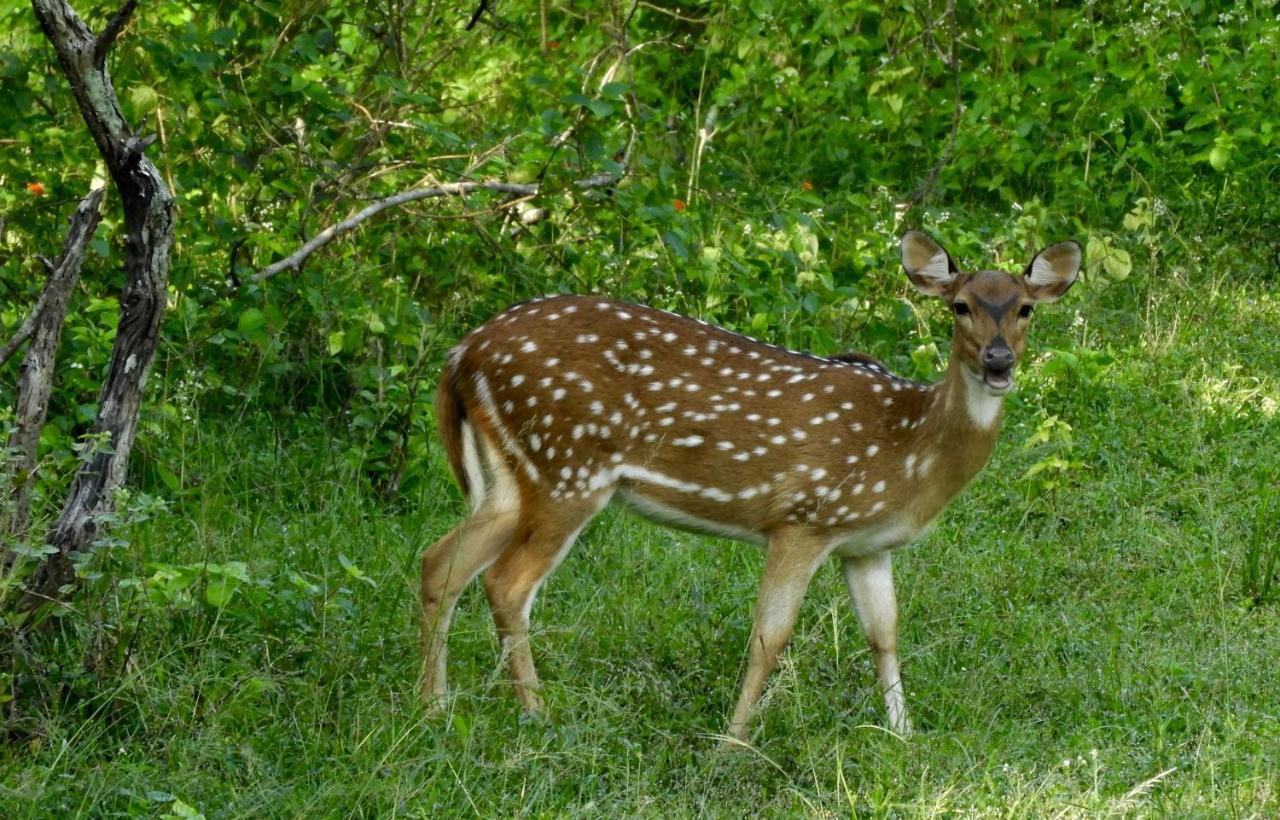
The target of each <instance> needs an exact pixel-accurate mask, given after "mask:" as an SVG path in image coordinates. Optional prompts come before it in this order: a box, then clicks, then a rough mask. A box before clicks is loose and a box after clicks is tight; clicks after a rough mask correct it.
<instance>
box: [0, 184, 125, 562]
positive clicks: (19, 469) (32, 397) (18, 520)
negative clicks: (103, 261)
mask: <svg viewBox="0 0 1280 820" xmlns="http://www.w3.org/2000/svg"><path fill="white" fill-rule="evenodd" d="M105 194H106V191H105V190H103V189H102V188H99V189H97V190H96V191H91V192H90V193H89V195H88V196H86V197H85V198H84V199H82V200H80V206H79V207H78V208H76V212H75V214H74V215H72V217H71V229H70V230H69V231H68V232H67V239H66V241H65V242H64V243H63V245H62V253H61V255H59V257H58V261H57V262H53V263H51V262H49V261H48V260H45V259H44V258H43V257H41V260H42V261H44V262H45V264H46V266H48V268H49V280H48V281H47V282H46V283H45V286H44V290H43V291H42V292H41V294H40V299H39V301H37V302H36V306H35V307H34V308H33V309H32V311H31V315H30V316H29V317H28V318H27V320H26V321H25V322H23V323H22V327H21V328H19V329H18V332H17V333H16V334H14V337H13V340H12V341H11V342H10V343H9V344H7V345H5V351H4V352H6V353H8V352H11V351H13V350H17V348H18V347H19V346H20V345H21V344H22V343H23V342H24V341H26V339H28V338H29V339H31V346H30V347H29V348H27V355H26V356H24V357H23V359H22V368H21V371H20V375H19V376H18V389H17V397H16V399H15V401H14V411H15V413H14V414H15V416H16V417H17V420H18V424H17V427H16V428H15V429H14V431H13V434H12V435H11V436H10V437H9V447H10V448H11V449H12V450H13V451H14V452H15V456H14V461H13V462H12V463H11V464H10V465H9V469H10V471H11V472H12V474H13V476H14V479H15V480H14V482H13V490H12V492H13V499H12V501H13V507H12V510H11V511H10V513H9V515H8V518H7V520H6V519H4V518H2V517H0V537H5V536H11V537H13V538H21V537H22V535H23V533H25V532H26V529H27V521H28V519H29V517H30V512H31V487H32V485H33V484H34V483H35V469H36V446H37V445H38V444H39V442H40V428H42V427H44V419H45V414H46V412H47V411H48V409H49V394H50V393H51V392H53V372H54V365H55V363H56V361H57V356H58V342H59V341H60V340H61V339H62V323H63V320H64V319H65V318H66V316H67V305H68V303H69V302H70V300H71V293H72V291H74V290H75V287H76V283H77V282H78V281H80V263H81V262H83V261H84V255H85V251H86V250H87V249H88V247H89V241H90V240H91V239H93V234H94V232H95V231H96V230H97V229H98V223H99V222H101V221H102V211H101V206H102V197H103V196H104V195H105ZM5 358H6V357H5V356H0V361H4V359H5ZM12 558H13V556H12V554H11V553H9V552H8V551H7V550H6V551H5V554H4V556H3V559H2V560H3V564H4V566H5V568H6V569H7V568H8V567H9V566H10V565H11V564H12Z"/></svg>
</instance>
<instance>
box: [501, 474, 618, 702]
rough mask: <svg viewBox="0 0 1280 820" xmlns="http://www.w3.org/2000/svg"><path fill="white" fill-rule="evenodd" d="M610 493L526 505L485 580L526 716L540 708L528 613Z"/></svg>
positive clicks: (516, 691) (508, 668) (517, 692)
mask: <svg viewBox="0 0 1280 820" xmlns="http://www.w3.org/2000/svg"><path fill="white" fill-rule="evenodd" d="M609 495H610V493H608V492H605V493H601V494H600V495H598V496H596V497H594V498H590V499H586V500H579V501H576V502H563V501H557V502H552V501H550V500H549V499H548V500H545V503H539V504H537V505H536V506H537V508H538V509H537V510H534V509H529V508H531V507H534V506H535V505H534V504H527V505H526V509H525V510H524V511H523V512H522V514H521V519H520V524H519V526H518V529H517V532H516V535H515V537H514V538H513V539H512V540H511V542H510V544H509V545H508V546H507V548H506V549H505V550H504V551H503V553H502V554H501V555H500V556H499V557H498V559H497V560H496V561H494V562H493V565H492V566H491V567H489V570H488V571H487V572H485V575H484V589H485V594H486V595H488V597H489V606H490V608H491V609H492V610H493V621H494V625H495V626H496V627H497V630H498V640H499V641H500V643H501V645H502V654H503V657H504V658H505V659H506V663H507V670H508V674H509V675H510V676H511V682H512V685H513V686H514V688H515V694H516V699H517V700H519V701H520V705H521V706H523V707H524V709H525V710H526V711H529V712H537V711H541V709H542V699H541V698H540V697H539V696H538V688H539V684H538V671H537V669H536V668H535V667H534V665H533V653H532V652H531V651H530V650H529V612H530V610H532V609H533V601H534V598H535V596H536V595H537V594H538V589H539V588H540V587H541V586H542V583H543V581H545V580H546V578H547V576H548V575H550V574H551V572H552V571H553V570H554V569H555V568H556V567H557V566H559V565H560V562H561V561H563V560H564V557H565V556H566V555H568V553H569V550H570V549H571V548H572V547H573V542H574V541H575V540H576V539H577V537H578V533H579V532H580V531H581V530H582V528H583V527H584V526H586V524H587V522H588V521H590V520H591V519H592V517H594V516H595V514H596V513H597V512H599V511H600V508H601V507H603V506H604V505H605V503H606V502H607V501H608V499H609Z"/></svg>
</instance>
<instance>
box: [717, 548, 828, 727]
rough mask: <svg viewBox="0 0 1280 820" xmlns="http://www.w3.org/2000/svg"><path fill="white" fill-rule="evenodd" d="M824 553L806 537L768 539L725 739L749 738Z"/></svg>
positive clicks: (822, 549) (824, 549)
mask: <svg viewBox="0 0 1280 820" xmlns="http://www.w3.org/2000/svg"><path fill="white" fill-rule="evenodd" d="M826 554H827V545H826V543H825V542H823V541H819V540H816V539H814V538H812V537H811V536H808V535H805V534H782V535H777V536H774V537H771V538H770V539H769V547H768V552H767V553H766V555H765V563H764V574H763V576H762V577H761V579H760V592H759V596H758V598H757V599H756V612H755V622H754V624H753V626H752V629H751V650H750V657H749V659H748V661H747V673H746V675H745V676H744V677H743V680H742V693H741V694H740V695H739V696H738V705H737V707H735V708H734V710H733V716H732V717H731V718H730V719H729V735H730V736H731V737H733V738H735V739H737V740H740V741H745V740H746V739H747V718H748V717H749V716H750V714H751V709H752V708H753V707H754V706H755V705H756V702H757V701H758V700H760V695H761V693H762V692H763V691H764V685H765V681H767V680H768V678H769V673H770V672H772V671H773V668H774V666H776V665H777V663H778V656H779V655H780V654H782V650H783V649H784V648H785V647H786V645H787V641H789V640H790V639H791V630H792V627H794V626H795V622H796V615H797V614H799V612H800V604H801V602H802V601H804V594H805V591H806V590H807V589H808V588H809V580H810V579H811V578H812V577H813V573H814V570H816V569H817V568H818V564H819V563H821V561H822V559H823V557H825V555H826Z"/></svg>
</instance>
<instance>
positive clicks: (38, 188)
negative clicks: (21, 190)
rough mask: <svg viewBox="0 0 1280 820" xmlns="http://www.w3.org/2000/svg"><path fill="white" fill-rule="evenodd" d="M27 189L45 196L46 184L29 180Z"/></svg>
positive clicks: (35, 194)
mask: <svg viewBox="0 0 1280 820" xmlns="http://www.w3.org/2000/svg"><path fill="white" fill-rule="evenodd" d="M27 191H29V192H30V193H31V194H32V195H33V196H44V186H43V185H41V184H40V183H39V182H28V183H27Z"/></svg>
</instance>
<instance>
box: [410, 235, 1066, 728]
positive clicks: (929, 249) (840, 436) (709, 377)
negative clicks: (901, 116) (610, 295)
mask: <svg viewBox="0 0 1280 820" xmlns="http://www.w3.org/2000/svg"><path fill="white" fill-rule="evenodd" d="M901 252H902V264H903V267H904V268H905V269H906V273H907V276H908V277H909V278H910V280H911V282H912V284H914V285H915V287H916V289H917V290H919V291H920V292H921V293H924V294H926V295H929V296H937V297H940V298H941V299H943V300H945V301H946V302H947V304H948V305H949V306H950V307H951V310H952V312H953V313H954V315H955V327H954V331H953V335H952V344H951V358H950V363H949V366H948V368H947V373H946V376H945V377H944V378H943V379H942V380H941V381H940V382H938V383H936V384H919V383H916V382H914V381H910V380H908V379H905V378H902V377H900V376H896V375H894V374H893V373H891V372H890V371H889V370H887V369H886V368H885V367H883V366H882V365H880V364H879V363H877V362H876V361H875V360H873V359H871V358H870V357H867V356H863V355H861V354H847V355H844V356H835V357H822V356H814V355H811V354H808V353H800V352H796V351H792V350H786V349H784V348H781V347H778V346H776V345H771V344H766V343H764V342H760V341H757V340H755V339H751V338H748V337H746V336H742V335H739V334H737V333H732V332H730V331H727V330H722V329H720V328H717V327H714V326H712V325H709V324H707V323H706V322H703V321H699V320H696V319H689V318H685V317H683V316H678V315H676V314H673V313H669V312H667V311H663V310H655V309H653V308H649V307H645V306H643V305H637V304H630V303H626V302H619V301H615V300H613V299H607V298H603V297H594V296H553V297H548V298H544V299H538V300H535V301H532V302H526V303H524V304H520V305H516V306H515V307H512V308H510V309H508V310H507V311H505V312H504V313H501V314H499V315H498V316H496V317H494V318H493V319H491V320H490V321H488V322H486V323H485V324H484V325H482V326H480V327H479V328H478V329H476V330H475V331H474V332H472V333H471V334H470V335H469V336H467V337H466V338H465V339H464V340H463V341H462V342H461V343H460V344H459V345H458V346H457V347H455V348H454V349H453V350H452V351H451V352H450V353H449V355H448V359H447V364H446V365H445V368H444V372H443V374H442V375H441V379H440V386H439V392H438V398H437V411H438V414H439V426H440V433H441V435H442V437H443V439H444V444H445V450H446V452H447V454H448V458H449V463H450V465H451V466H452V468H453V472H454V474H455V475H456V476H457V479H458V481H459V483H460V485H461V487H462V489H463V491H464V492H465V493H466V494H467V495H468V496H469V498H470V503H471V512H470V514H469V515H468V516H467V518H466V519H465V520H464V521H463V522H462V523H461V524H460V525H459V526H458V528H457V529H455V530H453V531H452V532H450V533H449V534H448V535H446V536H445V537H444V538H442V539H441V540H440V541H439V542H437V543H436V544H435V545H433V546H432V547H430V548H429V549H427V551H426V552H425V554H424V555H423V556H422V624H423V652H424V656H425V657H424V666H423V679H422V692H423V695H424V697H425V698H427V699H428V700H429V701H431V700H435V699H438V698H441V697H442V696H443V695H444V694H445V691H446V687H445V635H446V632H447V630H448V627H449V621H450V617H451V614H452V611H453V608H454V605H455V603H456V602H457V599H458V595H459V593H460V592H461V591H462V589H463V587H465V586H466V585H467V583H469V582H470V581H471V580H472V578H474V577H475V576H476V575H477V574H479V573H481V572H484V588H485V593H486V595H487V596H488V599H489V603H490V607H491V609H492V611H493V618H494V621H495V623H496V625H497V630H498V635H499V638H500V640H501V645H502V652H503V654H504V656H505V658H506V663H507V667H508V672H509V675H510V677H511V679H512V682H513V683H514V687H515V693H516V696H517V698H518V699H519V700H520V702H521V704H522V705H523V706H524V707H525V708H526V709H528V710H538V709H540V708H541V706H542V702H541V699H540V698H539V695H538V688H539V684H538V675H537V672H536V671H535V669H534V664H533V657H532V655H531V653H530V651H529V611H530V609H531V608H532V606H533V600H534V596H535V595H536V593H537V591H538V588H539V587H540V586H541V585H542V583H543V581H544V580H546V578H547V575H548V574H550V572H551V571H552V570H553V569H555V568H556V566H557V565H558V564H559V563H560V562H561V561H562V560H564V557H565V555H566V553H568V551H569V549H570V547H571V546H572V545H573V543H574V539H575V538H576V537H577V535H578V533H579V532H580V531H581V530H582V528H583V527H584V526H585V525H586V524H587V522H589V521H590V520H591V519H592V517H593V516H595V515H596V514H597V513H598V512H600V510H601V509H602V508H603V507H604V506H605V505H606V504H607V503H609V501H610V500H613V499H618V500H622V501H625V502H626V504H627V505H628V506H629V507H630V508H632V509H634V510H635V511H636V512H638V513H640V514H641V515H644V516H646V517H648V518H652V519H654V520H656V521H658V522H661V523H664V524H669V525H672V526H675V527H680V528H684V529H690V530H695V531H698V532H704V533H711V534H715V535H722V536H727V537H731V538H738V539H742V540H745V541H751V542H755V543H757V544H762V545H764V546H765V549H766V551H765V561H764V572H763V576H762V578H761V580H760V588H759V595H758V598H757V601H756V607H755V616H754V622H753V626H752V630H751V638H750V649H749V653H750V656H749V660H748V663H747V669H746V674H745V678H744V680H743V683H742V691H741V695H740V696H739V698H738V702H737V707H736V708H735V709H734V710H733V715H732V717H731V718H730V720H729V734H730V735H731V736H732V737H734V738H737V739H745V738H746V734H747V729H748V718H749V716H750V712H751V709H752V707H753V706H754V705H755V703H756V701H757V700H758V699H759V697H760V695H761V692H762V690H763V689H764V685H765V681H766V678H767V677H768V675H769V673H770V672H771V671H772V669H773V667H774V665H775V664H776V662H777V659H778V655H779V653H780V652H781V651H782V649H783V648H784V647H785V645H786V643H787V640H788V639H789V637H790V634H791V630H792V626H793V624H794V622H795V619H796V613H797V612H798V610H799V608H800V603H801V600H802V599H803V597H804V594H805V590H806V588H807V587H808V584H809V579H810V577H811V576H812V575H813V573H814V571H815V570H816V569H817V567H818V566H819V565H820V564H822V563H823V561H825V560H826V559H827V558H828V557H829V556H832V555H835V556H836V557H838V558H839V559H840V563H841V566H842V569H843V571H844V577H845V581H846V582H847V584H848V588H849V592H850V595H851V596H852V598H853V604H854V608H855V610H856V612H857V616H858V621H859V623H860V624H861V627H862V631H863V633H864V635H865V636H866V639H867V641H868V643H869V644H870V647H871V650H872V654H873V656H874V659H875V666H876V672H877V677H878V679H879V684H880V687H881V689H882V691H883V695H884V701H885V706H886V708H887V711H888V717H889V726H890V727H891V729H892V730H893V731H895V732H898V733H902V734H905V733H907V732H909V730H910V723H909V721H908V719H907V709H906V704H905V700H904V697H903V689H902V683H901V679H900V677H899V672H898V653H897V603H896V601H895V597H894V587H893V577H892V573H891V568H890V555H891V553H892V551H893V550H894V549H896V548H898V547H901V546H903V545H905V544H908V543H910V542H912V541H914V540H916V539H918V538H919V537H920V536H921V535H922V534H923V533H924V532H925V531H926V530H927V529H928V528H929V526H930V525H931V523H932V522H933V521H934V520H935V519H936V518H937V516H938V515H939V513H941V512H942V510H943V508H944V507H945V506H946V505H947V503H948V502H949V501H951V499H953V498H954V497H955V496H956V495H957V494H958V493H959V492H960V491H961V490H962V489H963V488H964V487H965V485H967V484H968V483H969V482H970V480H972V479H973V477H974V475H975V474H976V473H977V472H978V471H979V470H980V469H981V468H982V466H983V464H985V463H986V461H987V458H988V457H989V456H990V454H991V451H992V448H993V447H994V446H995V442H996V435H997V433H998V431H999V428H1000V421H1001V415H1002V407H1003V401H1004V398H1003V397H1004V395H1005V393H1007V392H1008V391H1009V389H1010V387H1011V386H1012V383H1013V372H1014V369H1015V368H1016V366H1017V364H1018V361H1019V359H1020V358H1021V356H1022V353H1023V350H1024V348H1025V344H1026V335H1027V324H1028V320H1029V318H1030V315H1031V310H1032V306H1033V305H1034V304H1036V303H1038V302H1051V301H1054V300H1056V299H1058V298H1059V297H1061V296H1062V295H1063V294H1064V293H1066V291H1067V289H1068V288H1070V287H1071V285H1072V283H1073V282H1074V281H1075V279H1076V277H1077V275H1078V273H1079V268H1080V247H1079V245H1077V244H1076V243H1075V242H1064V243H1061V244H1057V245H1053V246H1051V247H1048V248H1046V249H1045V250H1043V251H1041V252H1040V253H1039V254H1037V255H1036V256H1035V258H1034V259H1032V260H1031V263H1030V264H1029V265H1028V266H1027V268H1026V270H1025V272H1024V273H1023V274H1022V275H1020V276H1014V275H1010V274H1007V273H1002V272H997V271H990V270H984V271H979V272H977V273H961V272H960V271H959V270H958V269H957V268H956V265H955V263H954V262H953V261H952V259H951V257H950V256H949V255H948V254H947V252H946V251H945V250H943V249H942V248H941V247H940V246H939V245H938V244H937V243H935V242H934V241H933V240H932V239H930V238H929V237H927V236H925V235H924V234H922V233H918V232H914V231H912V232H909V233H907V234H906V235H905V236H904V237H903V238H902V242H901Z"/></svg>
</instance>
